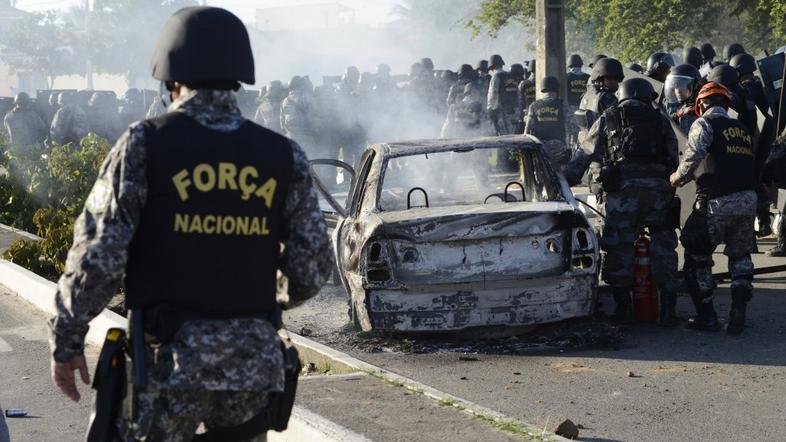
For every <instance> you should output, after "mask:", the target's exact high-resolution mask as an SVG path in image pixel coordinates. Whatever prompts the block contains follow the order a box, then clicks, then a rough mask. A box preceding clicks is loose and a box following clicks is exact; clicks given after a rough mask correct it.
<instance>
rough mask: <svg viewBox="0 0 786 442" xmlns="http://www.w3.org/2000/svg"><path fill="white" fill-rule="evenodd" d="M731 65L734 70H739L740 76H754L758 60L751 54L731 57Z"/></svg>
mask: <svg viewBox="0 0 786 442" xmlns="http://www.w3.org/2000/svg"><path fill="white" fill-rule="evenodd" d="M729 65H730V66H731V67H733V68H734V69H737V72H738V73H739V74H740V75H745V74H752V73H754V72H756V69H757V68H756V59H754V58H753V55H750V54H737V55H735V56H734V57H731V61H730V62H729Z"/></svg>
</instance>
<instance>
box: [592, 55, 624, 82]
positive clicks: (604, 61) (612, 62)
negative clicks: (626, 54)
mask: <svg viewBox="0 0 786 442" xmlns="http://www.w3.org/2000/svg"><path fill="white" fill-rule="evenodd" d="M605 77H609V78H616V79H617V80H619V81H622V80H623V79H624V78H625V74H624V73H623V72H622V63H620V62H619V60H617V59H614V58H608V57H606V58H601V59H600V60H598V61H597V62H595V65H594V66H592V81H598V80H601V79H602V78H605Z"/></svg>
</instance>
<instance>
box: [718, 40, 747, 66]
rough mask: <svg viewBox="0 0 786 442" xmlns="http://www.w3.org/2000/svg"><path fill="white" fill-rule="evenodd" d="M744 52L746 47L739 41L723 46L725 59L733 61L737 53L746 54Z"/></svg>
mask: <svg viewBox="0 0 786 442" xmlns="http://www.w3.org/2000/svg"><path fill="white" fill-rule="evenodd" d="M744 53H745V48H744V47H742V45H741V44H739V43H732V44H730V45H727V46H724V47H723V59H724V60H726V61H727V62H728V61H731V59H732V57H734V56H735V55H737V54H744Z"/></svg>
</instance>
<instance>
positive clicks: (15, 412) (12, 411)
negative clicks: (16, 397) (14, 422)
mask: <svg viewBox="0 0 786 442" xmlns="http://www.w3.org/2000/svg"><path fill="white" fill-rule="evenodd" d="M27 413H28V409H27V408H7V409H6V410H5V417H25V416H27Z"/></svg>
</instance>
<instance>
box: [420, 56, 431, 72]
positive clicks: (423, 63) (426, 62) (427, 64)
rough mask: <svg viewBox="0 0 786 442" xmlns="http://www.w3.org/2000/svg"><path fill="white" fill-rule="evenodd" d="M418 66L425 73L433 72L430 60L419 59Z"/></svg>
mask: <svg viewBox="0 0 786 442" xmlns="http://www.w3.org/2000/svg"><path fill="white" fill-rule="evenodd" d="M420 65H421V66H423V69H425V70H427V71H433V70H434V62H433V61H431V59H430V58H428V57H426V58H423V59H421V60H420Z"/></svg>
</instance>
